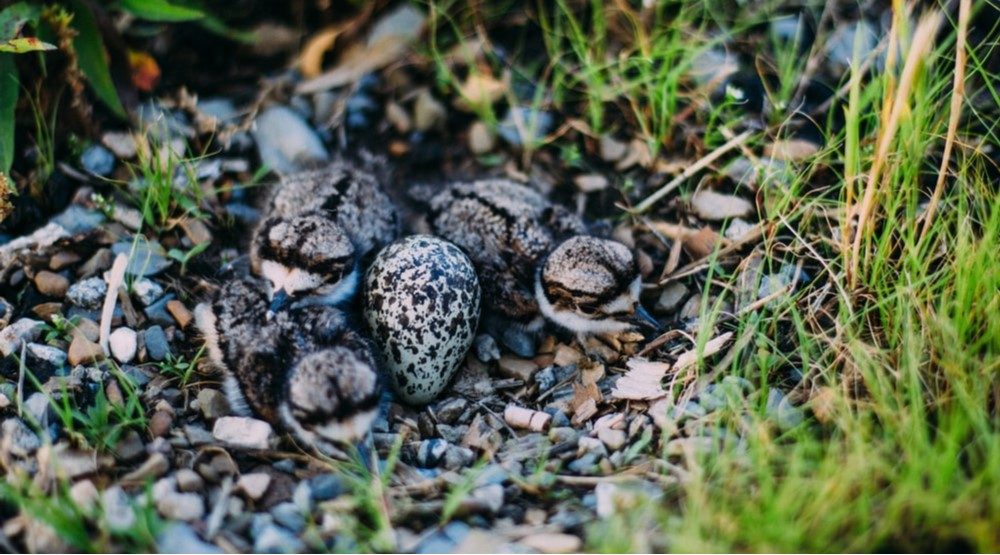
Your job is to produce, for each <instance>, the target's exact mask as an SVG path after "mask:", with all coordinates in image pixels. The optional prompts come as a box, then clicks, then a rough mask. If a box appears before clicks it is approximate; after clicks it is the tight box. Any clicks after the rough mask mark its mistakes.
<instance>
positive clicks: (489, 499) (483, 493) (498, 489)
mask: <svg viewBox="0 0 1000 555" xmlns="http://www.w3.org/2000/svg"><path fill="white" fill-rule="evenodd" d="M472 498H473V499H475V500H477V501H479V502H480V503H482V504H483V506H484V507H485V508H486V509H487V510H488V511H489V512H491V513H494V514H496V513H498V512H500V509H501V508H502V507H503V486H501V485H500V484H490V485H488V486H483V487H480V488H476V489H474V490H472Z"/></svg>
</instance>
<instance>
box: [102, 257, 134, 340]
mask: <svg viewBox="0 0 1000 555" xmlns="http://www.w3.org/2000/svg"><path fill="white" fill-rule="evenodd" d="M126 268H128V255H126V254H124V253H122V254H119V255H118V257H117V258H115V262H114V264H112V266H111V271H110V272H109V274H108V292H107V294H106V295H105V296H104V306H103V307H102V308H101V328H100V329H101V335H100V345H101V350H102V351H104V355H105V356H107V355H109V354H111V351H110V350H109V349H108V337H110V336H111V319H112V318H113V316H114V313H115V299H117V298H118V288H119V287H121V286H122V283H124V282H125V269H126Z"/></svg>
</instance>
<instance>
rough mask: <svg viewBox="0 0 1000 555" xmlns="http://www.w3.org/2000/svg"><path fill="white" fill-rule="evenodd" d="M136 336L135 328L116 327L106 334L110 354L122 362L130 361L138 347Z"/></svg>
mask: <svg viewBox="0 0 1000 555" xmlns="http://www.w3.org/2000/svg"><path fill="white" fill-rule="evenodd" d="M138 336H139V334H137V333H136V332H135V330H132V329H130V328H118V329H116V330H115V331H113V332H111V335H110V336H108V347H109V348H110V349H111V356H113V357H115V360H117V361H118V362H120V363H122V364H127V363H129V362H132V359H133V358H135V353H136V350H137V349H138Z"/></svg>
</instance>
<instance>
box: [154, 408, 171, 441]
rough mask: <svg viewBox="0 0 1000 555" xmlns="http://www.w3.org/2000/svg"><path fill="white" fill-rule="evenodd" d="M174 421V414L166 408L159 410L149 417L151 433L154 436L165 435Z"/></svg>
mask: <svg viewBox="0 0 1000 555" xmlns="http://www.w3.org/2000/svg"><path fill="white" fill-rule="evenodd" d="M173 423H174V415H172V414H170V412H168V411H165V410H158V411H156V412H154V413H153V416H152V417H150V419H149V435H151V436H152V437H165V436H166V435H167V432H169V431H170V426H171V425H172V424H173Z"/></svg>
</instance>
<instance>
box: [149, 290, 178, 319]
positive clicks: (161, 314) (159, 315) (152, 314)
mask: <svg viewBox="0 0 1000 555" xmlns="http://www.w3.org/2000/svg"><path fill="white" fill-rule="evenodd" d="M173 299H174V294H173V293H167V294H166V295H164V296H163V297H161V298H160V300H158V301H156V302H155V303H153V304H151V305H149V306H147V307H146V310H144V312H145V313H146V318H149V321H150V322H152V323H154V324H157V325H160V326H165V327H169V326H172V325H174V322H175V320H174V317H173V316H172V315H171V314H170V311H168V310H167V303H169V302H170V301H172V300H173Z"/></svg>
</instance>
